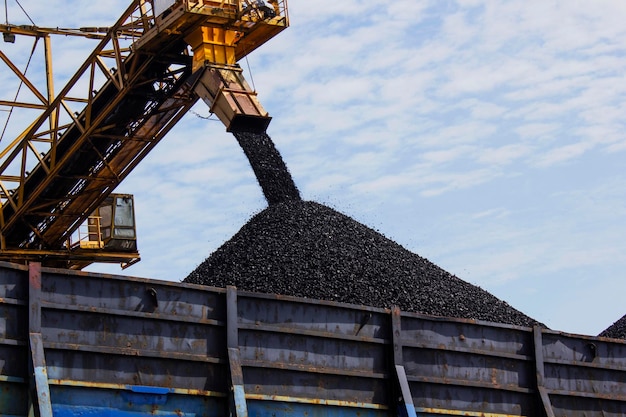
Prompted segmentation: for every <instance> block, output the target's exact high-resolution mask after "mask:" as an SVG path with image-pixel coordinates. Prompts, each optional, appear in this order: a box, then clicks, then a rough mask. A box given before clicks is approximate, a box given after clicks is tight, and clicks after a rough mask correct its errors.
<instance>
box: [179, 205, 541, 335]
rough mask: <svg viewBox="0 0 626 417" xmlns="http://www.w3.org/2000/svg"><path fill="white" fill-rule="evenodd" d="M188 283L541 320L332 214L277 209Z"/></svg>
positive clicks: (516, 321) (518, 321)
mask: <svg viewBox="0 0 626 417" xmlns="http://www.w3.org/2000/svg"><path fill="white" fill-rule="evenodd" d="M184 281H185V282H190V283H196V284H203V285H210V286H217V287H224V286H226V285H234V286H236V287H237V288H238V289H241V290H246V291H255V292H263V293H274V294H283V295H291V296H296V297H307V298H315V299H322V300H330V301H340V302H345V303H352V304H360V305H368V306H373V307H381V308H389V307H392V306H394V305H397V306H399V307H400V308H401V309H402V310H404V311H410V312H419V313H424V314H430V315H437V316H446V317H459V318H468V319H480V320H487V321H491V322H499V323H507V324H513V325H520V326H532V325H535V324H540V323H537V322H536V321H535V320H533V319H531V318H530V317H528V316H526V315H525V314H523V313H521V312H519V311H518V310H516V309H514V308H512V307H511V306H509V305H508V304H507V303H505V302H504V301H501V300H499V299H498V298H496V297H495V296H493V295H491V294H490V293H488V292H487V291H484V290H482V289H481V288H479V287H476V286H474V285H471V284H469V283H467V282H465V281H463V280H461V279H459V278H457V277H456V276H454V275H452V274H450V273H448V272H446V271H444V270H443V269H441V268H439V267H438V266H436V265H435V264H433V263H431V262H430V261H428V260H427V259H424V258H422V257H420V256H418V255H416V254H414V253H412V252H410V251H408V250H406V249H405V248H403V247H402V246H400V245H398V244H397V243H395V242H393V241H391V240H389V239H387V238H386V237H384V236H383V235H381V234H380V233H378V232H376V231H375V230H373V229H371V228H369V227H367V226H364V225H363V224H361V223H359V222H357V221H355V220H354V219H352V218H350V217H348V216H345V215H343V214H341V213H339V212H337V211H335V210H333V209H331V208H329V207H326V206H324V205H321V204H318V203H315V202H307V201H301V200H298V201H294V200H292V201H286V202H283V203H280V204H275V205H270V206H269V207H268V208H267V209H265V210H264V211H262V212H260V213H258V214H257V215H256V216H254V217H253V218H252V219H251V220H250V221H249V222H248V223H247V224H246V225H244V226H243V227H242V228H241V230H240V231H239V232H238V233H237V234H235V236H233V237H232V239H230V240H229V241H227V242H226V243H225V244H224V245H222V246H221V247H220V248H219V249H218V250H217V251H215V252H214V253H213V254H211V255H210V256H209V257H208V258H207V259H206V260H205V261H204V262H202V263H201V264H200V265H199V266H198V267H197V268H196V269H195V270H194V271H193V272H192V273H191V274H189V276H188V277H187V278H185V280H184Z"/></svg>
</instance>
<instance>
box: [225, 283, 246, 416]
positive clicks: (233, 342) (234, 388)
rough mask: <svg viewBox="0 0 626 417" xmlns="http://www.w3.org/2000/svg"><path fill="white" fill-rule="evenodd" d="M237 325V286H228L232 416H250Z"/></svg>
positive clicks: (227, 321)
mask: <svg viewBox="0 0 626 417" xmlns="http://www.w3.org/2000/svg"><path fill="white" fill-rule="evenodd" d="M237 327H238V326H237V288H235V287H233V286H228V287H226V341H227V348H228V365H229V370H230V372H229V375H230V389H231V392H230V395H229V406H230V415H231V416H232V417H248V406H247V404H246V392H245V389H244V385H243V370H242V369H241V357H240V354H239V334H238V329H237Z"/></svg>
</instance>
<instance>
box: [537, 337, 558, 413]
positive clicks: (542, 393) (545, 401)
mask: <svg viewBox="0 0 626 417" xmlns="http://www.w3.org/2000/svg"><path fill="white" fill-rule="evenodd" d="M541 339H542V333H541V327H539V326H534V327H533V341H534V347H535V372H536V375H537V391H538V392H539V397H540V399H541V404H542V405H543V411H544V412H545V415H546V417H555V415H554V410H553V409H552V403H551V402H550V396H549V395H548V391H547V390H546V387H545V386H544V385H543V379H544V366H543V343H542V342H541Z"/></svg>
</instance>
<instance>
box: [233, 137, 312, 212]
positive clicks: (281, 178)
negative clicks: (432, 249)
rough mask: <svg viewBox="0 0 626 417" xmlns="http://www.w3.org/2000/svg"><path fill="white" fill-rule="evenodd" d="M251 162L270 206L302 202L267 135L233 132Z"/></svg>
mask: <svg viewBox="0 0 626 417" xmlns="http://www.w3.org/2000/svg"><path fill="white" fill-rule="evenodd" d="M233 135H234V136H235V138H237V141H238V142H239V146H241V148H242V149H243V152H244V154H245V155H246V157H247V158H248V161H249V162H250V166H251V167H252V170H253V171H254V175H256V178H257V181H258V182H259V185H260V186H261V189H262V190H263V194H264V195H265V198H266V199H267V202H268V204H269V205H270V206H271V205H273V204H277V203H281V202H283V201H290V200H300V192H299V191H298V188H297V187H296V184H295V183H294V182H293V179H292V178H291V174H290V173H289V170H288V169H287V166H286V165H285V162H284V161H283V158H282V157H281V156H280V153H279V152H278V150H277V149H276V147H275V146H274V142H272V139H271V138H270V137H269V135H267V134H266V133H253V132H245V131H244V132H233Z"/></svg>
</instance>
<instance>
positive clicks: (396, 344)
mask: <svg viewBox="0 0 626 417" xmlns="http://www.w3.org/2000/svg"><path fill="white" fill-rule="evenodd" d="M401 337H402V323H401V311H400V309H399V308H398V307H397V306H394V307H393V308H392V309H391V339H392V341H393V365H394V370H395V372H394V375H395V377H396V381H395V382H397V384H398V386H399V388H400V395H401V397H402V403H403V404H398V413H399V417H417V413H416V412H415V405H414V404H413V396H412V395H411V389H410V387H409V381H408V380H407V379H406V371H405V370H404V365H403V363H404V362H403V359H402V340H401Z"/></svg>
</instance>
